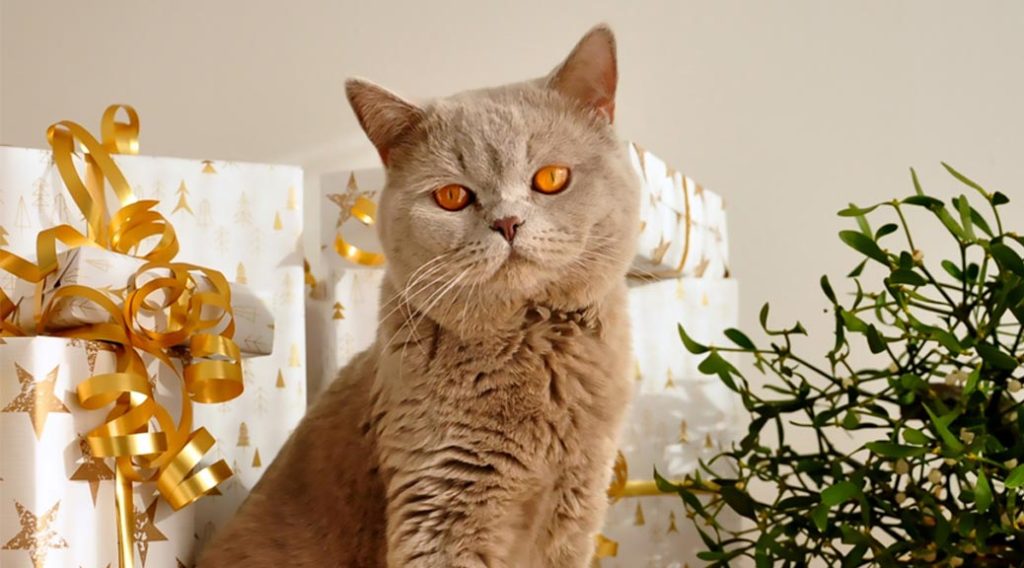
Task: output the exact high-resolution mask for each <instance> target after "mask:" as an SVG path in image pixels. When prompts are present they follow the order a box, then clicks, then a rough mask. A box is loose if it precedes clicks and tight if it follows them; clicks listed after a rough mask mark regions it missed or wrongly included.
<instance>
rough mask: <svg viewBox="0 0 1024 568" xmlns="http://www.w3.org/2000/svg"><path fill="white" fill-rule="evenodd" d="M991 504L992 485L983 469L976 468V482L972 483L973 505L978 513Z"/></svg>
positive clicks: (985, 509)
mask: <svg viewBox="0 0 1024 568" xmlns="http://www.w3.org/2000/svg"><path fill="white" fill-rule="evenodd" d="M991 505H992V486H991V485H989V483H988V478H987V477H985V470H984V469H979V470H978V483H976V484H975V485H974V506H975V507H976V508H977V509H978V512H979V513H984V512H985V511H987V510H988V508H989V506H991Z"/></svg>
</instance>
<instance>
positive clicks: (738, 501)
mask: <svg viewBox="0 0 1024 568" xmlns="http://www.w3.org/2000/svg"><path fill="white" fill-rule="evenodd" d="M719 494H720V495H721V496H722V500H723V501H725V504H726V505H729V507H731V508H732V510H733V511H736V512H737V513H739V515H740V516H742V517H746V518H748V519H752V520H757V505H756V503H754V500H753V499H751V498H750V495H748V494H747V493H746V492H745V491H740V490H739V489H737V488H736V486H735V485H723V486H722V487H721V489H720V490H719Z"/></svg>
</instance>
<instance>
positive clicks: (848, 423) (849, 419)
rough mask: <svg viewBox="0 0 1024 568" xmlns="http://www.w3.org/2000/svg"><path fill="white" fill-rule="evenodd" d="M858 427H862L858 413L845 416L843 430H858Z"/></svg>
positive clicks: (848, 413) (849, 413)
mask: <svg viewBox="0 0 1024 568" xmlns="http://www.w3.org/2000/svg"><path fill="white" fill-rule="evenodd" d="M857 426H860V418H857V413H856V412H847V413H846V415H845V416H843V428H846V429H847V430H853V429H855V428H857Z"/></svg>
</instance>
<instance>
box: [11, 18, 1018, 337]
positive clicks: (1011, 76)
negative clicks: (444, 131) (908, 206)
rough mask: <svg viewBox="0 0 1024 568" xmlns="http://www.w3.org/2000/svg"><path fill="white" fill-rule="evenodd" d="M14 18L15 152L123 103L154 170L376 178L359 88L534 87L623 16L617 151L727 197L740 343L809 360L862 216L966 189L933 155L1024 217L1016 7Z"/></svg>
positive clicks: (428, 91) (824, 329)
mask: <svg viewBox="0 0 1024 568" xmlns="http://www.w3.org/2000/svg"><path fill="white" fill-rule="evenodd" d="M0 1H2V2H3V4H2V13H3V17H2V24H0V26H2V27H0V38H2V39H0V52H2V55H0V69H2V76H3V78H2V83H0V84H2V87H0V101H2V102H0V117H2V122H0V125H2V126H0V142H2V143H4V144H15V145H28V146H41V145H43V144H44V137H43V133H44V130H45V128H46V126H47V125H48V124H49V123H50V122H52V121H53V120H55V119H58V118H70V119H74V120H78V121H82V122H84V123H86V124H89V125H95V124H96V121H97V120H98V116H99V113H100V112H101V111H102V109H103V108H104V107H105V106H106V105H107V104H108V103H110V102H114V101H125V102H130V103H132V104H134V105H136V106H137V107H138V109H139V110H140V111H141V112H142V117H143V148H144V151H145V152H146V153H150V154H161V155H172V156H186V157H200V158H203V157H218V158H226V159H239V160H253V161H269V162H287V163H294V164H299V165H303V166H306V167H308V168H310V169H311V171H313V172H316V171H322V170H326V169H331V168H336V169H337V168H341V167H345V166H349V165H352V164H356V163H364V164H371V163H373V159H374V155H373V153H372V151H371V149H370V146H369V144H368V143H367V142H366V141H365V140H364V138H363V137H362V135H361V133H360V132H359V131H358V130H357V127H356V124H355V121H354V120H353V118H352V116H351V113H350V111H349V110H348V108H347V106H346V104H345V102H344V99H343V95H342V83H343V80H344V78H345V77H346V76H349V75H356V74H358V75H364V76H367V77H370V78H373V79H375V80H378V81H380V82H382V83H384V84H386V85H388V86H391V87H393V88H395V89H397V90H399V91H400V92H403V93H410V94H416V95H436V94H442V93H447V92H450V91H454V90H457V89H463V88H467V87H474V86H481V85H487V84H492V83H498V82H504V81H508V80H513V79H521V78H524V77H528V76H532V75H537V74H539V73H542V72H544V71H546V70H547V69H548V68H549V67H551V66H552V65H553V64H554V63H556V62H557V61H558V60H559V59H560V58H561V57H562V56H563V55H564V54H565V52H566V51H567V50H568V49H569V48H570V47H571V45H572V43H573V42H574V41H575V40H576V39H577V37H578V36H579V35H580V34H581V33H582V32H583V31H584V30H585V29H587V28H588V27H589V26H590V25H592V24H593V23H595V22H598V21H602V20H604V21H608V22H610V23H611V24H612V26H613V27H614V28H615V30H616V31H617V32H618V35H619V41H620V49H621V73H622V86H621V96H620V99H619V105H618V121H619V126H620V130H621V132H622V134H623V135H624V136H627V137H629V138H632V139H635V140H637V141H640V142H641V143H642V144H644V145H645V146H647V147H649V148H651V149H653V150H655V151H656V152H658V153H660V154H661V155H662V156H664V157H665V158H666V159H667V160H668V161H670V162H671V163H672V164H675V165H676V166H678V167H679V168H681V169H683V170H685V171H687V172H688V173H690V175H692V176H693V177H696V178H698V179H700V180H702V181H703V182H704V183H705V184H707V185H708V186H709V187H711V188H713V189H716V190H718V191H719V192H721V193H722V194H723V195H724V196H725V197H726V198H727V200H728V202H729V205H730V215H731V217H730V223H731V226H730V231H731V239H732V253H733V258H734V263H733V264H734V273H735V275H736V276H738V277H739V278H741V279H742V283H743V288H742V290H743V306H742V310H743V311H742V313H743V322H744V325H745V326H746V327H748V328H752V327H753V326H754V324H755V322H756V311H757V308H758V307H759V306H760V304H761V303H762V302H763V301H765V300H766V299H771V300H772V302H773V304H774V309H773V313H775V314H779V315H780V318H781V316H782V315H783V314H785V315H786V316H787V318H789V317H794V318H795V317H799V318H801V319H803V320H804V321H805V323H809V324H810V327H811V330H812V332H816V333H818V334H819V336H818V337H817V338H816V339H814V340H813V341H812V342H811V343H812V348H814V349H818V348H819V347H820V348H821V349H820V350H823V348H824V346H825V345H827V343H828V341H829V339H828V337H827V335H826V334H827V333H828V332H829V331H830V329H829V326H828V325H827V320H825V319H824V318H823V316H822V308H823V307H825V305H824V303H823V302H822V301H821V296H820V294H819V292H818V288H817V279H818V276H819V275H820V274H821V273H823V272H828V273H831V274H834V275H836V276H837V277H838V275H839V274H841V273H845V271H846V269H848V268H849V266H850V265H851V258H852V257H851V256H850V254H848V253H847V252H846V250H845V248H844V246H843V245H842V244H841V243H839V242H838V240H837V239H836V238H835V237H834V233H835V232H836V231H837V230H838V228H839V227H840V226H841V221H840V220H838V219H836V218H835V217H834V216H833V213H834V212H835V211H836V210H837V209H839V208H841V207H842V206H843V205H844V204H845V203H847V202H848V201H851V200H852V201H857V202H861V203H863V202H869V201H872V200H878V199H882V198H886V197H889V196H892V195H901V194H904V193H905V192H907V191H908V190H909V177H908V175H907V167H908V166H910V165H914V166H917V167H918V168H919V171H920V172H921V174H922V176H923V179H924V182H925V184H926V185H927V186H928V187H929V188H932V189H933V190H934V191H936V192H940V193H941V192H948V191H952V190H953V188H954V185H953V183H952V182H951V181H950V180H949V179H948V177H946V176H945V175H944V174H942V172H941V170H940V169H939V167H938V161H939V160H946V161H949V162H952V163H954V164H956V165H957V166H958V167H960V168H961V169H962V170H963V171H965V172H968V173H970V174H972V175H973V176H975V177H976V178H977V179H978V180H980V181H983V182H986V183H987V184H989V185H990V186H991V187H995V188H1001V189H1003V190H1004V191H1005V192H1006V193H1007V194H1009V195H1010V196H1011V198H1024V195H1021V193H1020V191H1018V188H1019V187H1022V186H1024V163H1022V162H1021V157H1022V151H1024V106H1022V105H1024V73H1022V69H1021V63H1022V56H1024V33H1021V30H1022V29H1024V4H1020V3H1016V2H985V3H965V2H952V1H942V2H937V1H923V0H922V1H914V2H896V1H888V0H887V1H866V2H822V1H818V0H813V1H810V0H806V1H776V2H736V1H717V2H696V1H693V2H690V1H687V2H679V1H664V2H625V1H622V2H589V1H582V0H581V1H577V2H571V3H570V2H555V1H552V0H547V1H534V0H519V1H516V2H507V3H499V2H483V1H478V2H469V1H454V0H445V1H432V2H404V3H388V2H358V3H357V2H354V1H346V2H337V1H335V2H329V1H326V0H323V1H313V0H302V1H292V2H284V1H278V2H270V1H267V0H246V1H240V0H236V1H227V0H220V1H215V2H198V1H191V0H189V1H174V2H171V1H169V0H149V1H146V2H138V1H127V0H118V1H113V0H94V1H91V2H67V1H62V2H55V1H50V0H0ZM957 191H960V190H959V189H957ZM1021 201H1022V202H1024V199H1021ZM1014 205H1015V206H1017V207H1016V209H1014V213H1015V214H1014V215H1013V216H1011V218H1012V219H1015V220H1017V221H1018V222H1019V221H1022V220H1024V215H1021V212H1022V211H1024V209H1021V207H1020V203H1014ZM940 242H941V241H939V240H932V241H930V242H928V243H927V244H926V248H930V247H931V246H934V245H936V244H939V243H940ZM933 258H934V256H933Z"/></svg>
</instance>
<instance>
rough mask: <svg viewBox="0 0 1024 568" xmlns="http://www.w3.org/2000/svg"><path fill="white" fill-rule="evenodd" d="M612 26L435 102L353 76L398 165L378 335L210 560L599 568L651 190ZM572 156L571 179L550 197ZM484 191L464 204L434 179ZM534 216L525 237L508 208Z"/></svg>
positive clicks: (354, 99) (354, 94)
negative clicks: (542, 183) (550, 181)
mask: <svg viewBox="0 0 1024 568" xmlns="http://www.w3.org/2000/svg"><path fill="white" fill-rule="evenodd" d="M616 82H617V70H616V63H615V47H614V39H613V37H612V34H611V32H610V31H609V30H608V29H607V28H606V27H602V26H599V27H597V28H595V29H594V30H592V31H591V32H590V33H588V34H587V36H585V37H584V38H583V40H581V41H580V43H579V44H578V45H577V47H576V49H575V50H574V51H573V52H572V54H571V55H570V56H569V58H568V59H567V60H566V61H565V62H564V63H563V64H562V65H560V66H559V67H558V68H556V69H555V71H553V72H552V73H551V74H550V75H549V76H547V77H545V78H543V79H539V80H535V81H530V82H525V83H519V84H513V85H508V86H504V87H498V88H493V89H486V90H479V91H472V92H466V93H461V94H457V95H454V96H452V97H448V98H444V99H440V100H436V101H434V102H432V103H430V104H428V105H426V106H423V107H419V106H415V105H413V104H412V103H409V102H406V101H404V100H402V99H400V98H398V97H397V96H396V95H394V94H392V93H390V92H388V91H385V90H383V89H381V88H380V87H377V86H374V85H372V84H370V83H367V82H364V81H350V82H349V84H348V94H349V100H350V101H351V103H352V105H353V108H354V109H355V111H356V114H357V115H358V116H359V119H360V123H361V124H362V125H363V128H364V129H365V130H366V132H367V134H368V136H369V137H370V139H371V141H372V142H374V144H375V145H376V146H377V148H378V150H379V152H380V154H381V157H382V158H383V160H384V162H385V164H386V167H387V184H386V187H385V188H384V191H383V195H382V199H381V203H380V221H379V224H380V236H381V241H382V244H383V246H384V250H385V253H386V255H387V257H388V265H387V275H386V281H385V284H384V288H383V294H382V305H381V308H380V316H381V321H380V328H379V331H378V333H377V339H376V343H375V344H374V346H373V347H372V348H370V349H369V350H368V351H366V352H364V353H362V354H360V355H359V356H357V357H356V358H355V360H354V361H352V363H350V364H349V365H348V366H347V367H346V368H345V369H344V370H343V371H342V372H341V374H340V376H339V377H338V379H337V380H336V381H335V382H334V383H333V384H332V385H331V387H330V388H329V390H327V392H325V393H324V394H323V395H322V396H321V398H320V400H319V401H318V402H317V403H316V404H315V405H314V406H313V408H312V409H311V410H310V411H309V414H308V416H307V417H306V418H305V419H304V420H303V421H302V423H301V424H300V425H299V427H298V429H297V430H296V431H295V433H294V435H293V436H292V437H291V439H290V440H289V441H288V443H287V444H286V445H285V447H284V449H283V450H282V451H281V453H280V455H279V456H278V457H277V459H276V460H275V462H274V464H273V465H272V466H271V467H270V468H269V469H268V471H267V472H266V475H264V476H263V479H262V480H261V481H260V482H259V483H258V484H257V486H256V487H255V488H254V489H253V492H252V495H250V497H249V499H248V500H247V501H246V503H245V504H244V505H243V506H242V508H241V510H240V511H239V514H238V516H237V518H235V519H234V520H233V521H232V522H231V523H230V524H229V525H228V526H227V527H225V528H224V529H223V530H222V531H221V533H220V534H219V535H218V536H217V538H216V539H215V540H214V541H213V543H212V544H211V545H209V546H208V547H207V548H206V551H205V555H204V556H203V557H202V559H201V561H200V563H199V565H200V567H202V568H219V567H225V566H239V567H247V568H262V567H272V566H273V567H277V566H282V567H312V566H318V567H319V566H345V567H384V566H388V567H471V566H472V567H484V566H487V567H508V568H511V567H524V568H526V567H528V568H535V567H536V568H543V567H550V568H567V567H580V568H582V567H585V566H588V565H589V562H590V559H591V556H592V551H593V549H594V535H595V533H596V532H597V531H598V529H599V528H600V525H601V521H602V516H603V512H604V509H605V506H606V496H605V489H606V487H607V485H608V481H609V476H610V472H611V464H612V461H613V458H614V455H615V449H616V439H617V436H618V431H619V427H620V424H621V422H622V419H623V414H624V411H625V408H626V406H627V404H628V401H629V398H630V393H631V386H630V379H629V376H630V373H629V366H630V345H629V331H628V330H629V322H628V320H627V315H626V285H625V278H624V276H625V273H626V270H627V267H628V265H629V263H630V261H631V260H632V256H633V247H634V239H635V233H636V231H637V228H638V224H639V222H638V220H637V219H638V213H637V210H638V200H639V185H638V181H637V179H636V177H635V174H634V173H633V171H632V169H631V167H630V165H629V163H628V161H627V158H626V155H625V151H624V149H623V147H622V145H621V144H620V143H619V141H618V140H617V138H616V136H615V134H614V132H613V129H612V126H611V121H612V117H613V115H614V94H615V87H616ZM548 164H564V165H567V166H569V167H570V168H571V172H572V174H571V175H572V177H571V181H570V184H569V187H568V189H566V190H565V191H563V192H562V193H559V194H556V195H544V194H541V193H538V192H535V191H531V180H532V178H533V174H534V172H536V171H537V170H538V169H539V168H540V167H542V166H545V165H548ZM449 183H458V184H462V185H464V186H466V187H468V188H470V189H472V190H473V191H474V192H475V194H476V202H475V203H474V204H472V205H470V206H469V207H467V208H466V209H464V210H462V211H458V212H450V211H446V210H443V209H441V208H440V207H438V206H437V204H436V203H435V202H434V200H433V198H432V195H431V192H432V191H433V190H434V189H436V188H438V187H441V186H443V185H446V184H449ZM511 215H515V216H518V217H520V218H521V219H523V220H524V223H523V224H522V226H521V227H520V228H519V231H518V233H517V234H516V236H515V239H514V240H513V241H511V244H510V242H507V241H506V239H505V238H503V237H502V236H501V234H499V233H498V232H496V231H495V230H492V228H491V224H492V222H493V221H494V219H498V218H502V217H507V216H511Z"/></svg>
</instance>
